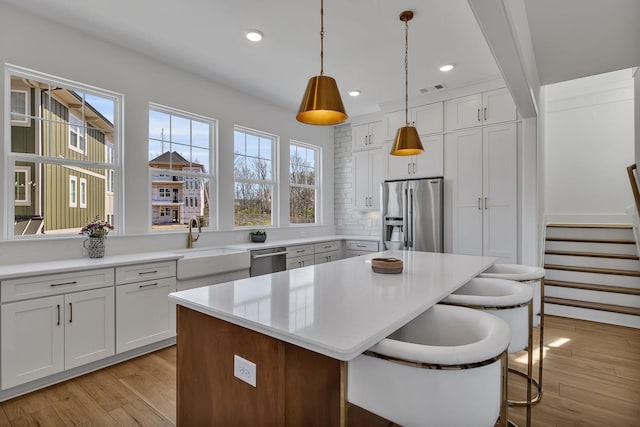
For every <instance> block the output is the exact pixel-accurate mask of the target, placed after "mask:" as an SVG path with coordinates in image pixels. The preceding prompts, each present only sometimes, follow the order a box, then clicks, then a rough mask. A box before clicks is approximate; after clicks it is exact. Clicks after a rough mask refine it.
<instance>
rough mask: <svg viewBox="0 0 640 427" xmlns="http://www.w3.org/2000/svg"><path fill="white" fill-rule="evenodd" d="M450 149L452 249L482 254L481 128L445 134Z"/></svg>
mask: <svg viewBox="0 0 640 427" xmlns="http://www.w3.org/2000/svg"><path fill="white" fill-rule="evenodd" d="M447 144H450V147H449V149H452V151H453V154H454V160H452V165H453V169H454V170H452V171H451V173H450V174H449V173H448V175H449V176H450V178H451V181H452V183H453V194H452V196H453V206H452V208H453V221H452V246H453V247H452V249H453V253H456V254H466V255H482V129H480V128H479V129H472V130H468V131H462V132H456V133H452V134H450V135H448V136H447Z"/></svg>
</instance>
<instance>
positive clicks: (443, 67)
mask: <svg viewBox="0 0 640 427" xmlns="http://www.w3.org/2000/svg"><path fill="white" fill-rule="evenodd" d="M451 70H453V64H447V65H443V66H442V67H440V71H443V72H445V73H446V72H447V71H451Z"/></svg>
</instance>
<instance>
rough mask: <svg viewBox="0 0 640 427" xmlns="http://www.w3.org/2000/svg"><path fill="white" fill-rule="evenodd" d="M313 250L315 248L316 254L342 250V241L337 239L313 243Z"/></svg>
mask: <svg viewBox="0 0 640 427" xmlns="http://www.w3.org/2000/svg"><path fill="white" fill-rule="evenodd" d="M313 250H314V253H316V254H320V253H323V252H331V251H338V250H340V242H338V241H335V242H323V243H316V244H315V245H313Z"/></svg>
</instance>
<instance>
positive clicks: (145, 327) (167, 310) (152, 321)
mask: <svg viewBox="0 0 640 427" xmlns="http://www.w3.org/2000/svg"><path fill="white" fill-rule="evenodd" d="M175 290H176V279H175V278H167V279H159V280H149V281H145V282H138V283H131V284H128V285H122V286H117V287H116V353H122V352H123V351H127V350H131V349H134V348H138V347H142V346H143V345H147V344H152V343H154V342H157V341H161V340H163V339H166V338H171V337H173V336H175V334H176V306H175V304H174V303H171V302H169V301H168V300H167V296H168V295H169V293H171V292H175Z"/></svg>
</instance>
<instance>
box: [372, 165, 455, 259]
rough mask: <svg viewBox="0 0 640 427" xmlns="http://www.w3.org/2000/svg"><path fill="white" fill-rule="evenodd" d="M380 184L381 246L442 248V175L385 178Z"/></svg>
mask: <svg viewBox="0 0 640 427" xmlns="http://www.w3.org/2000/svg"><path fill="white" fill-rule="evenodd" d="M381 185H382V195H381V202H380V204H381V219H382V243H383V245H384V248H385V249H405V250H414V251H425V252H442V251H443V250H444V242H443V241H444V227H443V210H444V203H443V179H442V178H425V179H411V180H407V181H386V182H383V183H382V184H381Z"/></svg>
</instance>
